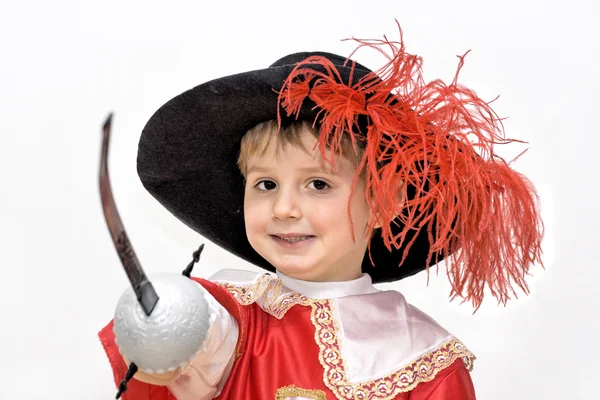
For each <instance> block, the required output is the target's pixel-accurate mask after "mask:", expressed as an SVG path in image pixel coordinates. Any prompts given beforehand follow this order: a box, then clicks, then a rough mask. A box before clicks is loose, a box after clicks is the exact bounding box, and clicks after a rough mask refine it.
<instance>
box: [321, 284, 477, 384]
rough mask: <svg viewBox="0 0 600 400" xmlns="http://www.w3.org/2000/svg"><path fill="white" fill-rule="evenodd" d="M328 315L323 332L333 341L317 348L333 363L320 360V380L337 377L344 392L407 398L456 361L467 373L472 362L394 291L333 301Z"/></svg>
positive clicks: (461, 347) (444, 332)
mask: <svg viewBox="0 0 600 400" xmlns="http://www.w3.org/2000/svg"><path fill="white" fill-rule="evenodd" d="M329 313H330V314H331V317H332V321H333V323H332V324H331V326H330V328H327V329H329V330H330V331H331V333H333V335H334V336H333V338H334V340H329V341H328V343H327V344H325V343H322V344H321V347H322V348H323V349H326V350H327V352H329V353H331V352H333V353H335V357H331V358H329V359H331V360H332V362H328V359H327V358H326V359H324V362H323V367H324V369H325V370H326V376H341V377H342V381H343V383H344V384H345V385H348V386H353V387H362V388H364V389H365V390H367V388H369V387H382V386H380V385H384V386H385V387H387V390H386V392H387V393H390V394H398V393H402V392H409V391H411V390H413V389H415V388H416V387H417V386H418V385H420V384H422V383H424V382H430V381H433V380H434V379H435V378H436V376H438V375H439V374H441V373H443V371H444V370H446V369H448V368H451V367H452V366H453V365H454V363H455V362H457V361H458V363H457V364H458V365H459V366H460V365H462V366H463V368H465V371H466V372H467V373H468V371H467V368H468V369H470V368H471V367H472V363H473V361H474V359H475V357H474V355H473V354H472V353H471V352H470V351H469V350H468V349H467V347H466V346H465V345H464V344H463V343H462V342H461V341H460V340H458V339H457V338H456V337H454V336H453V335H452V334H450V333H449V332H448V331H447V330H446V329H444V328H443V327H442V326H440V325H439V324H438V323H437V322H436V321H435V320H434V319H432V318H431V317H429V316H428V315H427V314H425V313H424V312H422V311H421V310H419V309H417V308H416V307H414V306H412V305H410V304H409V303H408V302H407V301H406V300H405V298H404V296H403V295H402V294H400V293H398V292H396V291H379V292H376V293H369V294H364V295H359V296H348V297H343V298H339V299H334V300H332V301H331V306H330V310H329ZM324 329H325V328H324ZM338 359H342V360H343V361H344V362H343V363H339V362H337V360H338ZM331 383H332V386H333V383H334V382H331ZM339 383H340V382H336V384H339Z"/></svg>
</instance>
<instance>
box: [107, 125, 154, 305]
mask: <svg viewBox="0 0 600 400" xmlns="http://www.w3.org/2000/svg"><path fill="white" fill-rule="evenodd" d="M111 122H112V113H111V114H109V116H108V118H107V119H106V122H105V123H104V126H103V128H102V132H103V135H102V153H101V156H100V197H101V199H102V209H103V210H104V218H105V219H106V224H107V225H108V230H109V231H110V234H111V236H112V239H113V242H114V244H115V248H116V250H117V254H118V255H119V258H120V259H121V263H122V264H123V269H125V273H126V274H127V278H128V279H129V282H130V283H131V286H132V288H133V291H134V292H135V295H136V297H137V300H138V302H139V303H140V305H141V306H142V309H143V310H144V312H145V313H146V315H148V316H149V315H150V314H151V313H152V310H153V309H154V307H155V306H156V303H157V302H158V295H157V294H156V291H155V290H154V287H153V286H152V283H150V281H149V280H148V278H147V277H146V274H145V272H144V270H143V268H142V265H141V264H140V262H139V260H138V258H137V256H136V255H135V251H134V250H133V246H132V245H131V242H130V241H129V237H128V236H127V233H126V232H125V227H124V226H123V222H122V221H121V217H120V216H119V212H118V211H117V206H116V204H115V200H114V198H113V194H112V189H111V185H110V178H109V175H108V145H109V142H110V128H111Z"/></svg>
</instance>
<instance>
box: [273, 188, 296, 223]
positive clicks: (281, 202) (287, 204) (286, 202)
mask: <svg viewBox="0 0 600 400" xmlns="http://www.w3.org/2000/svg"><path fill="white" fill-rule="evenodd" d="M297 197H298V196H297V195H296V194H295V193H294V192H293V190H290V189H283V188H280V189H279V191H278V193H277V196H276V197H275V200H274V203H273V210H272V212H271V218H273V219H288V218H300V217H301V216H302V212H301V211H300V207H299V204H298V201H297V200H298V198H297Z"/></svg>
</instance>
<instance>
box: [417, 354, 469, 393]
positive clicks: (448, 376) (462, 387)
mask: <svg viewBox="0 0 600 400" xmlns="http://www.w3.org/2000/svg"><path fill="white" fill-rule="evenodd" d="M409 400H475V388H474V387H473V381H472V380H471V374H469V371H468V370H467V368H466V367H465V364H464V362H463V361H462V359H458V360H456V361H455V362H454V363H453V364H452V365H451V366H449V367H448V368H446V369H444V370H443V371H440V372H439V373H438V374H437V375H436V377H435V378H434V379H433V380H432V381H431V382H425V383H421V384H419V385H417V387H416V388H415V389H414V390H413V391H411V392H410V396H409Z"/></svg>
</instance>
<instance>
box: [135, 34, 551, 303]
mask: <svg viewBox="0 0 600 400" xmlns="http://www.w3.org/2000/svg"><path fill="white" fill-rule="evenodd" d="M364 45H365V43H364V42H363V43H362V44H361V46H364ZM377 46H384V47H385V46H387V47H389V48H391V49H392V55H391V56H390V62H389V63H388V64H387V65H386V66H385V67H384V68H382V69H380V70H378V71H377V74H374V73H373V72H372V71H370V70H369V69H368V68H366V67H364V66H362V65H360V64H358V63H355V62H354V61H351V60H349V59H347V58H345V57H341V56H338V55H335V54H331V53H324V52H312V53H295V54H290V55H288V56H285V57H283V58H281V59H279V60H278V61H276V62H275V63H273V64H272V65H271V66H270V67H268V68H265V69H260V70H255V71H249V72H244V73H240V74H236V75H231V76H226V77H223V78H219V79H215V80H212V81H210V82H206V83H203V84H201V85H199V86H196V87H195V88H193V89H191V90H188V91H186V92H184V93H182V94H181V95H179V96H176V97H175V98H173V99H172V100H170V101H169V102H167V103H166V104H165V105H163V106H162V107H161V108H160V109H159V110H158V111H157V112H156V113H155V114H154V115H153V116H152V117H151V118H150V120H149V121H148V123H147V125H146V126H145V128H144V130H143V132H142V136H141V139H140V142H139V151H138V173H139V176H140V178H141V180H142V183H143V185H144V186H145V187H146V189H147V190H148V191H149V192H150V193H151V194H152V195H153V196H154V197H155V198H156V199H157V200H158V201H159V202H160V203H161V204H162V205H163V206H164V207H166V208H167V209H168V210H169V211H170V212H171V213H172V214H174V215H175V216H176V217H177V218H178V219H180V220H181V221H182V222H183V223H185V224H186V225H188V226H189V227H190V228H192V229H193V230H195V231H196V232H198V233H200V234H201V235H202V236H204V237H205V238H207V239H209V240H211V241H212V242H214V243H216V244H217V245H219V246H221V247H222V248H224V249H226V250H227V251H229V252H231V253H233V254H235V255H237V256H239V257H241V258H243V259H245V260H247V261H249V262H250V263H252V264H255V265H257V266H259V267H261V268H264V269H267V270H269V271H274V267H273V266H272V265H270V264H269V263H268V262H267V261H266V260H265V259H263V258H262V257H261V256H260V255H259V254H258V253H256V252H255V251H254V249H253V248H252V247H251V246H250V243H249V242H248V240H247V238H246V232H245V225H244V215H243V210H244V207H243V203H244V178H243V176H242V174H241V172H240V171H239V169H238V166H237V158H238V153H239V151H240V142H241V139H242V136H243V135H244V134H245V133H246V132H247V131H248V130H249V129H251V128H253V127H254V126H256V125H257V124H259V123H261V122H264V121H268V120H277V119H278V118H279V121H280V122H283V123H284V124H285V123H288V122H289V121H290V120H295V119H297V120H308V121H314V122H315V123H316V125H317V126H318V127H319V128H320V133H321V139H323V137H325V136H327V135H329V133H330V132H334V131H335V132H337V133H335V132H334V133H332V135H334V136H335V135H338V136H337V137H338V138H339V134H340V132H342V131H347V130H348V128H350V129H354V128H355V127H357V126H358V125H360V124H362V125H363V126H362V127H361V126H358V130H359V133H360V132H362V133H361V134H362V135H363V136H361V140H364V141H365V143H366V146H367V148H366V149H365V154H366V155H365V156H364V157H370V159H366V158H363V162H366V163H369V162H372V161H373V160H375V159H377V160H380V159H386V160H387V161H386V162H385V163H384V164H385V166H384V167H382V169H379V170H377V168H374V167H373V165H374V164H371V165H369V167H370V168H368V169H367V167H366V166H365V165H366V164H364V163H363V164H362V168H365V170H367V189H368V190H370V193H375V194H376V197H377V196H378V197H377V198H378V199H379V200H378V201H380V202H379V203H378V207H377V210H379V211H383V213H387V214H386V215H387V216H386V218H385V219H384V220H385V221H386V222H385V223H383V225H382V229H381V230H376V231H375V232H374V235H373V237H372V239H371V242H370V247H369V250H368V251H367V254H365V257H364V260H363V263H362V270H363V272H366V273H368V274H369V275H370V276H371V277H372V279H373V281H374V282H389V281H395V280H399V279H402V278H404V277H407V276H410V275H413V274H415V273H417V272H419V271H422V270H424V269H426V268H428V267H429V266H430V265H433V264H435V263H437V262H439V261H440V260H442V259H445V258H446V259H447V260H450V268H449V277H450V280H451V283H452V286H453V294H456V295H459V296H462V297H463V298H467V299H471V300H473V302H474V303H475V304H476V305H478V304H480V302H481V300H482V297H483V287H484V285H485V284H487V285H488V286H489V287H490V288H491V289H492V293H493V294H494V295H495V296H496V297H497V298H499V299H500V300H501V301H505V300H506V298H508V296H509V295H510V293H511V291H512V287H511V281H515V282H516V283H517V284H518V285H519V286H520V287H522V288H526V284H525V282H524V280H523V279H524V276H525V273H526V271H527V270H528V268H529V264H531V263H532V262H533V261H534V260H539V257H540V253H541V250H540V242H541V229H539V228H540V223H541V222H540V219H539V214H538V211H537V202H536V200H537V197H536V195H535V192H534V191H533V186H532V185H531V184H530V183H529V182H528V181H527V180H526V179H525V178H524V177H523V176H521V175H520V174H518V173H516V172H515V171H513V170H511V169H510V168H509V167H508V165H507V163H505V162H503V160H501V159H500V158H499V157H497V156H496V154H495V153H494V151H493V146H494V144H497V143H498V142H502V140H503V131H502V126H501V122H500V119H499V118H497V117H496V114H495V113H494V111H493V110H491V108H490V106H489V104H488V103H487V102H485V101H483V100H481V99H480V98H479V97H477V96H476V95H475V93H474V92H473V91H471V90H469V89H467V88H465V87H463V86H461V85H459V84H457V82H456V78H455V80H454V81H453V82H452V83H451V84H450V85H445V84H442V83H441V82H440V81H437V80H436V81H431V82H429V83H426V82H424V81H423V79H422V77H421V75H420V73H421V68H420V64H421V60H420V58H419V57H417V56H413V55H409V54H406V53H405V52H404V44H403V43H402V42H393V43H391V42H387V41H377V43H376V45H374V46H373V47H377ZM307 60H312V61H307ZM315 60H318V61H315ZM462 61H463V59H462V58H461V63H460V64H459V70H460V67H461V66H462ZM300 67H302V68H300ZM299 71H300V72H299ZM307 71H308V72H307ZM457 74H458V72H457ZM292 87H293V90H294V91H295V92H294V93H295V94H294V96H290V97H287V98H284V96H283V94H284V93H285V92H286V91H287V92H288V93H290V92H292ZM298 94H302V96H298ZM292 97H293V99H292ZM332 99H333V100H332ZM334 103H335V104H334ZM330 106H331V107H330ZM282 109H285V111H282ZM348 110H352V111H351V112H349V111H348ZM336 113H337V114H336ZM336 115H337V116H336ZM334 117H335V118H337V119H335V118H334ZM360 121H362V122H360ZM359 122H360V124H359ZM353 124H355V125H353ZM365 125H366V126H365ZM327 140H328V139H327ZM328 143H329V142H328ZM475 148H477V149H478V152H475V150H474V149H475ZM365 160H366V161H365ZM378 162H379V161H378ZM384 164H382V165H384ZM369 174H370V175H369ZM392 181H393V182H395V183H397V182H405V185H406V186H405V188H406V190H407V193H408V199H407V201H406V202H405V203H404V204H405V205H403V206H402V207H404V208H402V209H401V211H400V212H397V210H390V207H392V208H393V207H396V205H391V206H390V207H388V206H386V204H388V205H389V204H391V203H389V202H388V203H386V201H387V200H386V199H385V197H386V196H388V195H389V193H387V192H389V189H388V188H389V187H393V185H391V184H390V182H392ZM369 185H370V186H369ZM394 187H395V186H394ZM388 197H389V198H390V199H392V198H393V196H388ZM388 200H389V199H388ZM379 211H378V212H379ZM397 216H399V217H397ZM459 246H460V248H461V251H460V252H456V250H457V249H458V248H459ZM457 254H458V255H457Z"/></svg>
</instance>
